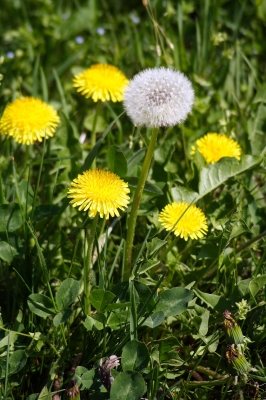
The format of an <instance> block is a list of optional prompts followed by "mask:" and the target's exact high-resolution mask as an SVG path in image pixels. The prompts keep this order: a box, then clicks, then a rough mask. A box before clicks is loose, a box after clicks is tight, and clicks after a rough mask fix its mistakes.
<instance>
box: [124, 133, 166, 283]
mask: <svg viewBox="0 0 266 400" xmlns="http://www.w3.org/2000/svg"><path fill="white" fill-rule="evenodd" d="M158 132H159V129H153V131H152V135H151V140H150V144H149V147H148V150H147V153H146V156H145V160H144V163H143V166H142V171H141V174H140V177H139V181H138V185H137V188H136V191H135V194H134V198H133V202H132V206H131V212H130V216H129V220H128V230H127V238H126V249H125V266H124V280H128V279H129V276H130V271H131V258H132V247H133V241H134V235H135V228H136V221H137V215H138V209H139V204H140V200H141V196H142V192H143V189H144V185H145V182H146V179H147V176H148V173H149V169H150V165H151V160H152V157H153V153H154V150H155V144H156V139H157V136H158Z"/></svg>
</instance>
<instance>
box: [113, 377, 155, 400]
mask: <svg viewBox="0 0 266 400" xmlns="http://www.w3.org/2000/svg"><path fill="white" fill-rule="evenodd" d="M146 390H147V387H146V385H145V381H144V379H143V378H142V376H141V375H140V373H138V372H136V371H125V372H121V373H120V374H119V375H117V376H116V378H115V380H114V382H113V384H112V386H111V392H110V400H140V399H141V397H142V396H143V394H144V393H145V392H146Z"/></svg>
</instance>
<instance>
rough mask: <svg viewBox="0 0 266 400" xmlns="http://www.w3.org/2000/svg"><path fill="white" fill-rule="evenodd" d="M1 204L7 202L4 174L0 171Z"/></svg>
mask: <svg viewBox="0 0 266 400" xmlns="http://www.w3.org/2000/svg"><path fill="white" fill-rule="evenodd" d="M0 204H5V196H4V190H3V182H2V174H1V173H0Z"/></svg>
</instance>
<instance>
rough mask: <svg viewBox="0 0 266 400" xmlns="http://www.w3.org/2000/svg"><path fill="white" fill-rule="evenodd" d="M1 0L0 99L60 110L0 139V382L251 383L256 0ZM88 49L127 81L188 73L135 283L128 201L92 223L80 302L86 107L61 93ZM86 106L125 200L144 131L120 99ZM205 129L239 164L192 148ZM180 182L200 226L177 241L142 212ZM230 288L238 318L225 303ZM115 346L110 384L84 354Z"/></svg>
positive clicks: (259, 307) (260, 252) (261, 370)
mask: <svg viewBox="0 0 266 400" xmlns="http://www.w3.org/2000/svg"><path fill="white" fill-rule="evenodd" d="M2 8H3V10H2V11H1V16H0V19H1V24H0V30H1V41H0V49H1V54H2V55H3V57H2V58H1V70H0V73H1V74H2V75H3V79H2V81H1V86H0V94H1V97H0V99H1V109H0V111H1V112H3V111H4V109H5V107H6V105H7V104H8V103H9V102H11V101H12V100H14V99H15V98H17V97H19V96H21V95H23V96H35V97H39V98H41V99H42V100H44V101H46V102H49V103H50V104H51V105H53V106H54V107H55V108H56V109H57V110H58V112H59V115H60V120H61V123H60V126H59V128H58V129H57V132H56V134H55V135H54V137H53V138H51V139H49V140H47V141H45V142H43V143H38V142H36V143H35V144H34V145H32V146H28V147H26V146H24V145H20V144H18V143H16V142H15V141H14V140H12V139H11V138H8V137H6V136H4V135H1V136H0V141H1V147H0V171H1V177H2V180H1V187H0V203H1V205H0V305H1V319H2V321H1V326H0V377H1V380H0V392H1V396H3V398H4V399H27V398H28V399H29V400H34V399H37V398H39V399H45V398H47V399H51V398H52V396H53V395H54V394H55V393H56V392H57V391H59V392H58V394H60V395H61V396H63V393H64V392H65V390H66V389H67V388H69V386H70V385H71V382H72V380H74V381H75V382H76V383H77V385H78V386H79V387H80V390H81V392H80V396H81V399H87V398H90V399H96V398H97V399H109V398H110V399H111V400H120V399H132V400H133V399H136V400H137V399H140V398H142V397H144V398H148V399H149V400H152V399H155V398H156V396H157V394H158V391H160V393H163V395H162V397H160V398H165V399H200V400H203V399H210V400H211V399H224V400H225V399H238V398H239V399H252V398H254V399H255V398H261V399H262V398H263V397H265V395H266V391H265V382H266V369H265V368H266V367H265V366H264V364H265V355H266V353H265V348H266V339H265V324H266V316H265V284H266V266H265V258H266V252H265V235H266V232H265V231H266V229H265V226H266V224H265V219H266V213H265V158H263V156H264V154H265V127H266V106H265V102H266V86H265V52H266V48H265V38H264V36H265V24H266V8H265V5H264V2H263V1H261V2H259V1H257V2H255V1H251V0H246V1H237V0H234V1H221V0H219V1H215V2H212V1H208V0H205V1H192V0H191V1H186V2H181V1H172V0H169V1H166V2H163V1H161V0H158V1H150V2H149V7H148V8H145V7H144V6H143V4H142V2H141V1H137V0H134V1H133V0H131V1H127V2H125V1H122V0H116V1H107V0H106V1H105V0H88V1H81V0H80V1H70V0H68V1H62V0H61V1H50V0H39V1H33V0H4V1H3V5H2ZM98 28H103V29H104V30H105V33H104V34H103V35H101V34H99V33H98V32H101V31H99V30H98ZM97 30H98V31H97ZM79 36H81V37H82V38H83V39H84V41H83V43H81V44H79V43H78V41H79V40H77V39H76V38H77V37H79ZM94 63H109V64H112V65H115V66H116V67H118V68H119V69H121V70H122V71H123V72H124V74H125V75H126V76H127V77H128V78H129V79H131V78H132V77H133V76H134V75H135V74H136V73H138V72H140V71H141V70H143V69H145V68H153V67H156V66H166V67H173V68H175V69H177V70H180V71H182V72H183V73H184V74H186V75H187V76H188V77H189V79H190V80H191V82H192V84H193V88H194V90H195V95H196V101H195V105H194V107H193V110H192V113H191V114H190V115H189V117H188V119H187V120H186V121H185V123H184V124H182V125H179V126H175V127H172V128H168V129H161V130H160V132H159V135H158V140H157V145H156V150H155V153H154V158H153V162H152V166H151V169H150V173H149V176H148V181H149V182H150V183H151V184H152V185H151V190H150V192H148V191H145V192H144V194H143V196H142V199H141V203H140V208H139V213H138V219H137V227H136V231H135V239H134V251H133V263H132V278H134V279H132V280H130V281H123V265H124V257H125V237H126V233H127V220H128V214H129V211H130V208H129V209H128V210H127V212H124V213H121V218H111V219H110V221H105V220H103V219H99V220H98V224H97V226H96V233H95V239H96V240H95V241H94V248H93V254H94V255H95V254H96V252H97V254H98V256H97V258H96V257H95V258H94V264H93V268H92V269H91V270H90V274H89V284H88V289H87V290H88V291H89V292H90V297H89V302H88V303H89V313H87V312H86V310H85V309H84V271H86V265H87V266H88V260H87V258H86V257H87V252H88V243H90V242H89V240H90V237H91V236H90V235H91V231H92V224H93V223H92V220H90V219H88V218H87V213H86V212H81V211H78V210H77V209H75V208H73V207H72V206H71V205H69V199H67V197H66V196H67V190H68V188H69V186H70V183H71V181H72V180H73V179H74V178H75V177H76V176H77V175H78V173H79V171H80V170H81V169H86V167H87V166H88V162H89V161H92V158H93V153H90V151H91V142H90V137H91V131H92V125H93V117H94V114H95V112H96V111H95V109H96V108H95V103H94V102H93V101H92V100H91V99H85V98H84V97H82V96H81V95H80V94H78V93H77V92H76V91H75V89H74V88H73V87H72V78H73V75H74V74H75V73H77V72H79V71H82V70H83V69H85V68H87V67H89V66H90V65H91V64H94ZM99 111H100V117H99V119H98V120H97V125H96V133H97V140H99V139H101V138H102V134H103V133H104V132H105V136H104V138H103V139H102V141H101V142H99V143H98V145H99V148H98V153H97V158H96V160H97V166H98V167H99V168H102V169H112V168H114V164H113V158H112V153H111V148H112V146H117V147H118V148H117V149H116V151H118V154H120V156H121V158H122V160H123V163H125V160H126V163H125V164H124V165H126V167H127V175H126V177H123V179H124V180H127V181H129V182H130V189H131V194H130V195H131V200H132V194H133V192H134V188H135V187H136V181H137V179H136V178H138V177H139V175H140V172H141V167H142V164H143V158H144V153H145V151H144V150H142V149H146V147H147V146H148V144H149V139H150V136H151V132H150V130H148V131H146V130H145V129H141V130H140V131H139V130H138V129H135V128H134V127H133V125H132V123H131V122H130V120H129V118H128V117H127V116H126V114H125V113H124V114H122V115H121V113H123V105H122V104H121V103H111V102H109V103H102V104H101V107H100V110H99ZM118 117H119V118H118ZM113 121H115V122H114V123H113V124H112V122H113ZM110 124H112V125H111V126H110ZM208 132H220V133H225V134H227V135H229V136H232V137H233V138H234V139H235V140H237V141H238V143H239V144H240V146H241V148H242V150H243V157H242V161H241V162H240V163H238V162H235V163H234V162H232V160H231V159H228V158H225V159H222V160H221V161H219V162H218V163H217V164H214V165H212V166H208V165H206V163H205V162H204V160H203V158H202V157H200V154H197V155H196V156H195V157H194V158H193V159H192V158H191V155H190V151H191V146H192V145H193V144H194V143H195V141H196V140H197V139H198V138H199V137H201V136H203V135H204V134H206V133H208ZM82 133H86V139H85V141H84V143H81V142H80V136H81V134H82ZM89 154H90V156H89ZM116 154H117V153H116ZM121 154H122V155H121ZM88 156H89V159H88V158H87V157H88ZM248 156H249V157H248ZM119 168H121V165H120V167H119V166H118V167H117V171H118V172H119ZM206 168H207V169H206ZM133 178H135V179H133ZM200 185H201V186H200ZM202 185H203V186H204V187H203V186H202ZM156 190H157V193H155V191H156ZM195 192H196V193H199V196H198V198H197V199H198V200H197V206H199V207H200V208H201V209H202V210H203V211H204V213H205V214H206V216H207V220H208V225H209V231H208V234H207V236H206V237H205V238H204V239H202V240H193V241H192V240H189V241H188V242H185V241H184V240H182V239H178V240H177V239H175V236H174V235H173V234H171V233H170V234H169V235H167V232H166V231H165V230H163V229H162V227H161V225H160V224H159V222H158V213H159V212H160V211H161V210H162V208H163V207H164V206H165V205H166V204H168V203H169V202H171V201H172V200H173V199H174V200H180V199H181V200H186V199H189V200H190V201H192V200H193V199H194V198H195V197H194V196H195ZM158 193H160V195H158ZM86 263H87V264H86ZM44 296H45V297H44ZM242 299H244V300H246V301H247V304H248V306H249V308H248V309H247V312H246V313H245V312H244V319H240V318H239V317H241V313H240V312H239V309H238V307H237V306H236V302H237V303H239V302H241V301H242ZM117 303H118V304H117ZM121 303H122V304H121ZM226 309H228V310H229V311H230V312H232V313H233V314H235V315H236V320H237V322H238V324H239V326H240V327H241V329H242V332H243V334H244V335H245V336H246V337H247V338H249V339H250V342H248V343H247V346H246V349H245V352H244V354H245V357H246V359H247V360H248V362H249V363H250V365H251V366H252V369H251V370H250V371H248V372H247V374H241V373H239V372H238V371H236V370H235V369H233V368H232V365H229V363H228V362H227V360H226V351H227V345H228V338H227V337H226V336H225V332H224V329H223V312H224V311H225V310H226ZM114 354H115V355H117V356H118V357H122V358H121V360H120V361H121V366H119V367H118V368H117V369H113V370H112V375H113V377H114V384H113V387H112V390H111V394H109V393H108V392H107V391H106V389H104V386H103V385H102V383H101V382H100V379H99V374H98V366H99V362H100V359H101V358H103V359H105V358H106V357H110V356H111V355H114ZM130 371H131V372H130ZM132 371H134V372H132ZM237 375H238V380H237V381H236V380H235V376H237ZM144 382H145V385H144ZM235 383H236V384H235ZM130 385H131V386H130ZM143 385H144V386H143ZM129 387H131V389H130V390H129V394H128V395H127V397H126V394H125V393H126V391H127V389H128V388H129ZM256 391H257V395H256ZM64 395H65V394H64ZM256 396H257V397H256ZM54 399H56V398H54Z"/></svg>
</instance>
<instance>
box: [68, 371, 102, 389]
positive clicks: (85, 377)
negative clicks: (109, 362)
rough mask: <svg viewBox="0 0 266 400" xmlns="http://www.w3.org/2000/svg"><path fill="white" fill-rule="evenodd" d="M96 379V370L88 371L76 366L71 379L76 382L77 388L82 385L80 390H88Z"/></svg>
mask: <svg viewBox="0 0 266 400" xmlns="http://www.w3.org/2000/svg"><path fill="white" fill-rule="evenodd" d="M96 377H98V374H97V369H96V368H93V369H91V370H89V371H88V370H87V369H86V368H84V367H81V366H78V367H77V368H76V370H75V375H74V377H73V379H74V380H75V381H76V382H77V384H78V386H80V385H82V389H83V390H84V389H89V388H90V387H91V386H92V385H93V383H94V380H95V378H96Z"/></svg>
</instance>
